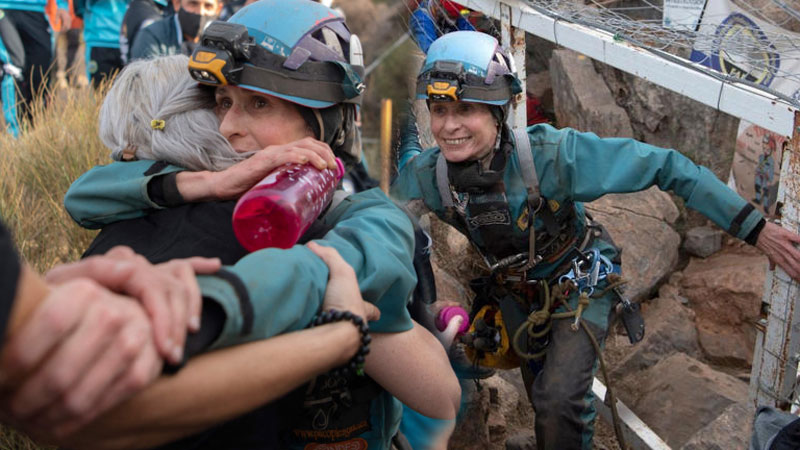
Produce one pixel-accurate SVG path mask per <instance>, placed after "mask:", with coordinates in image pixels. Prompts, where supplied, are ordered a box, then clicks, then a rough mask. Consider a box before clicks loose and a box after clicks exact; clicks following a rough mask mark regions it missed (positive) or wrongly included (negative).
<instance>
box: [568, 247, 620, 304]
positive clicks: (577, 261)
mask: <svg viewBox="0 0 800 450" xmlns="http://www.w3.org/2000/svg"><path fill="white" fill-rule="evenodd" d="M577 253H578V255H577V256H576V257H575V258H574V259H573V260H572V262H571V263H570V264H571V266H572V268H571V269H570V270H569V272H567V273H566V274H564V275H561V276H560V277H559V278H558V282H559V283H563V282H567V281H569V282H572V283H574V284H575V285H576V286H577V287H578V291H579V292H581V293H583V292H585V293H586V294H587V295H589V296H591V295H592V294H594V288H595V286H597V284H598V283H599V282H600V281H602V280H605V279H606V277H608V275H609V274H610V273H612V272H613V271H614V265H613V264H612V263H611V261H610V260H609V259H608V258H606V257H605V256H603V255H601V254H600V250H598V249H596V248H592V249H590V250H589V251H587V252H581V251H580V250H577Z"/></svg>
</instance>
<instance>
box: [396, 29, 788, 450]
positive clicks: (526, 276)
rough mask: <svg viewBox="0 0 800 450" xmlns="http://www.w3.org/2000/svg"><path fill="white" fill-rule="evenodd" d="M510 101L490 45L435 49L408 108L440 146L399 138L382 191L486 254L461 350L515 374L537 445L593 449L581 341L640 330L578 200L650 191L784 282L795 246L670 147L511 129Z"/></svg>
mask: <svg viewBox="0 0 800 450" xmlns="http://www.w3.org/2000/svg"><path fill="white" fill-rule="evenodd" d="M520 91H521V89H520V85H519V80H518V79H517V78H516V76H515V74H514V69H513V66H512V61H511V60H510V59H509V58H508V57H507V56H506V54H505V53H504V52H503V51H502V50H501V49H500V48H499V47H498V43H497V41H496V40H495V39H494V38H492V37H490V36H488V35H485V34H481V33H477V32H469V31H463V32H454V33H450V34H447V35H445V36H443V37H441V38H439V39H438V40H437V41H435V42H434V43H433V44H432V45H431V47H430V49H429V52H428V55H427V58H426V59H425V63H424V65H423V67H422V70H421V72H420V74H419V77H418V86H417V98H418V99H425V100H426V101H427V102H428V107H429V109H430V121H431V123H430V126H431V131H432V133H433V136H434V138H435V140H436V143H437V144H438V147H436V148H432V149H428V150H425V151H422V149H421V148H420V147H419V144H418V142H417V141H416V139H414V138H415V130H413V129H412V130H410V132H408V133H406V136H405V138H404V140H403V146H402V148H401V155H400V158H401V160H400V173H399V175H398V177H397V179H396V181H395V182H394V184H393V186H392V194H393V196H394V197H395V198H397V199H400V200H402V201H405V202H406V203H409V204H414V205H416V206H417V207H416V208H414V209H415V210H423V211H424V210H429V211H432V212H434V213H436V215H437V216H439V218H441V219H442V220H444V221H446V222H447V223H449V224H451V225H452V226H454V227H455V228H456V229H458V230H459V231H460V232H461V233H463V234H464V235H465V236H467V237H468V238H469V240H470V241H471V242H472V244H473V246H474V247H475V248H476V249H477V251H478V252H479V253H480V254H481V255H482V256H483V258H484V260H485V262H486V265H487V269H488V270H489V272H490V275H488V276H487V277H484V278H481V279H478V280H473V282H472V283H471V286H472V287H473V288H474V290H475V291H476V294H477V296H476V298H475V301H474V303H473V311H472V318H473V324H472V328H471V329H470V332H469V333H468V335H467V337H466V339H465V341H464V343H465V344H466V346H467V353H468V354H469V355H470V357H471V358H472V360H473V361H474V362H475V363H477V364H481V365H488V366H492V367H501V368H512V367H517V366H519V367H521V370H522V375H523V379H524V381H525V384H526V386H527V388H528V393H529V397H530V400H531V403H532V404H533V407H534V410H535V413H536V419H535V432H536V439H537V446H536V448H538V449H539V450H546V449H558V450H565V449H590V448H592V436H593V422H594V417H595V415H596V411H595V408H594V406H593V396H592V393H591V384H592V375H593V373H594V371H595V368H596V362H597V354H596V351H595V348H593V346H592V343H591V340H590V337H589V332H591V334H592V335H594V337H596V338H597V340H598V341H600V343H601V344H602V341H603V339H604V338H605V336H606V333H607V330H608V326H609V322H610V320H611V318H612V317H613V315H614V312H615V311H619V312H621V313H622V317H623V321H624V324H625V325H626V328H627V329H628V333H629V336H630V337H631V340H632V341H635V340H637V339H641V337H642V334H643V332H644V325H643V323H641V321H640V320H639V319H640V318H639V317H638V315H637V308H636V306H635V305H632V304H630V303H629V302H627V300H624V299H622V298H621V297H620V295H618V294H617V293H616V292H617V289H614V287H615V286H616V284H617V283H618V282H619V280H618V278H617V277H618V272H619V263H620V257H619V256H620V255H619V250H618V249H617V248H616V247H615V246H614V244H613V242H612V241H611V239H610V237H609V236H608V234H607V233H606V232H605V230H604V229H603V228H602V227H601V226H599V225H598V224H595V223H593V222H592V220H591V219H590V218H588V217H587V215H586V213H585V211H584V207H583V205H582V203H583V202H589V201H592V200H595V199H597V198H599V197H601V196H603V195H605V194H608V193H624V192H635V191H640V190H643V189H646V188H648V187H650V186H652V185H657V186H659V187H660V188H661V189H662V190H671V191H673V192H674V193H675V194H677V195H679V196H681V197H683V198H684V200H685V201H686V205H687V206H689V207H691V208H693V209H696V210H698V211H700V212H701V213H703V214H704V215H705V216H706V217H708V218H709V219H711V220H712V221H714V222H715V223H716V224H717V225H719V226H720V227H721V228H723V229H725V230H727V231H728V232H729V233H730V234H732V235H733V236H735V237H738V238H739V239H743V240H745V241H746V242H748V243H750V244H752V245H756V246H757V247H759V248H760V249H761V250H763V251H764V252H765V253H766V254H767V255H768V256H769V258H770V260H771V261H773V262H777V263H778V264H780V265H781V266H782V267H783V268H784V269H785V270H786V271H787V273H789V274H790V275H791V276H792V277H793V278H795V279H798V278H800V252H798V250H797V249H795V248H794V247H793V245H792V242H798V240H799V239H800V236H797V235H795V234H793V233H791V232H788V231H785V230H783V229H782V228H780V227H778V226H776V225H773V224H770V223H766V222H765V220H764V218H763V217H762V215H761V214H760V213H759V212H758V211H757V210H755V209H754V208H753V207H752V206H751V205H750V204H749V203H747V201H745V200H744V199H742V198H741V197H739V196H738V195H737V194H736V193H734V192H733V191H731V190H730V189H728V188H727V187H726V186H725V184H723V183H722V182H721V181H719V180H718V179H717V178H716V177H715V176H714V175H713V174H712V173H711V172H710V171H709V170H707V169H706V168H704V167H701V166H698V165H696V164H694V163H693V162H691V161H690V160H689V159H687V158H686V157H684V156H683V155H681V154H680V153H678V152H677V151H675V150H668V149H662V148H657V147H654V146H651V145H647V144H644V143H641V142H637V141H635V140H633V139H621V138H613V139H601V138H599V137H597V136H596V135H594V134H592V133H581V132H578V131H575V130H572V129H560V130H558V129H555V128H553V127H551V126H550V125H545V124H540V125H534V126H532V127H530V128H528V129H527V130H526V131H525V130H513V131H512V130H511V129H510V128H509V126H508V125H507V124H506V114H507V110H508V106H509V102H510V100H511V98H513V96H514V95H516V94H517V93H519V92H520ZM587 274H588V275H590V276H586V275H587ZM609 287H611V289H606V288H609ZM625 319H628V320H627V321H626V320H625ZM581 322H583V324H584V327H583V328H584V329H585V330H586V331H587V333H584V331H580V327H579V326H578V324H579V323H581Z"/></svg>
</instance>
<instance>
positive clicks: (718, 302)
mask: <svg viewBox="0 0 800 450" xmlns="http://www.w3.org/2000/svg"><path fill="white" fill-rule="evenodd" d="M766 267H767V258H766V256H764V255H762V254H761V253H760V252H759V251H758V250H756V249H754V248H752V247H750V246H747V245H744V244H741V243H732V244H730V245H728V246H727V247H725V248H723V250H721V251H720V252H718V253H716V254H714V255H712V256H711V257H709V258H706V259H697V258H692V259H691V261H690V262H689V265H688V266H687V267H686V268H685V269H684V270H683V275H684V276H683V279H682V281H681V290H682V292H683V294H684V295H685V296H686V297H687V298H688V299H689V303H690V305H691V307H692V309H694V311H695V314H696V316H697V319H696V322H697V331H698V338H699V341H700V346H701V348H702V349H703V352H704V353H705V355H706V357H707V358H708V359H709V360H710V361H712V362H714V363H717V364H724V365H728V366H733V367H747V366H748V365H749V364H750V361H752V359H753V347H754V345H755V329H754V327H753V325H752V324H753V323H754V322H755V321H756V320H758V317H759V313H760V308H761V297H762V294H763V291H764V279H765V277H766V271H765V269H766Z"/></svg>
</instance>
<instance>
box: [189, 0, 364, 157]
mask: <svg viewBox="0 0 800 450" xmlns="http://www.w3.org/2000/svg"><path fill="white" fill-rule="evenodd" d="M189 72H190V73H191V75H192V77H193V78H194V79H195V80H197V81H198V82H200V83H202V84H205V85H209V86H225V85H233V86H238V87H241V88H244V89H249V90H252V91H257V92H262V93H265V94H268V95H272V96H274V97H278V98H281V99H283V100H287V101H289V102H292V103H295V104H296V105H299V106H300V108H298V109H299V110H300V112H301V115H303V117H304V118H305V120H306V122H308V124H309V125H310V126H311V128H312V129H313V130H314V131H315V132H316V133H317V136H318V137H319V139H320V140H322V141H324V142H327V143H328V144H329V145H330V146H331V148H332V149H333V150H334V152H337V153H343V154H342V155H340V156H343V157H344V158H345V161H346V162H350V163H352V162H353V159H355V160H356V161H357V160H359V159H360V155H361V149H360V148H357V147H358V145H357V130H356V129H355V128H356V127H355V116H356V106H357V105H359V104H360V103H361V98H362V93H363V92H364V90H365V89H366V86H365V84H364V82H363V78H364V64H363V54H362V50H361V43H360V41H359V39H358V36H356V35H355V34H353V33H351V32H350V30H349V29H348V28H347V25H346V24H345V22H344V19H343V18H342V17H341V16H340V15H338V14H337V13H336V12H335V11H334V10H332V9H331V8H328V7H326V6H324V5H322V4H320V3H316V2H314V1H312V0H260V1H257V2H255V3H252V4H250V5H248V6H245V7H244V8H242V9H240V10H239V11H237V12H236V14H234V15H233V16H232V17H231V18H230V19H229V20H228V21H227V22H223V21H215V22H212V23H211V24H210V25H209V26H208V27H207V28H206V29H205V31H204V32H203V34H202V36H201V37H200V42H199V45H198V46H197V48H196V49H195V50H194V53H193V54H192V57H191V59H190V61H189ZM348 160H349V161H348Z"/></svg>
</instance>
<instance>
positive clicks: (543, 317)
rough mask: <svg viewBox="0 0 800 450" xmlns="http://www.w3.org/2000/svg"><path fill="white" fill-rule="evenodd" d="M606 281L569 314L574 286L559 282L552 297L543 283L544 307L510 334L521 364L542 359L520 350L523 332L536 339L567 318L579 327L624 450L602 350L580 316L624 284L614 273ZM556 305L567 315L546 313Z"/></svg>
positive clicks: (582, 295)
mask: <svg viewBox="0 0 800 450" xmlns="http://www.w3.org/2000/svg"><path fill="white" fill-rule="evenodd" d="M606 279H607V280H608V286H606V287H605V288H604V289H603V290H601V291H598V292H595V293H593V294H592V295H591V296H590V295H589V294H588V293H587V292H585V291H584V292H581V293H580V296H579V297H578V308H577V309H576V310H573V309H572V308H571V307H570V306H569V303H568V302H567V301H566V300H567V298H568V297H569V294H568V292H569V290H571V289H577V285H576V284H575V283H574V282H572V281H565V282H559V283H558V285H557V286H556V289H555V292H553V293H552V295H551V291H550V286H549V284H548V283H547V282H546V281H545V282H542V286H543V288H544V304H543V305H542V308H541V309H539V310H537V311H534V312H532V313H530V315H528V318H527V319H526V320H525V322H524V323H523V324H522V325H521V326H520V327H519V328H518V329H517V331H516V332H515V333H514V339H513V340H512V346H513V348H514V351H515V352H516V353H517V355H518V356H519V357H520V358H522V359H523V360H525V361H530V360H537V359H541V358H542V357H543V356H544V354H545V351H546V349H545V350H542V351H540V352H537V353H528V352H526V351H525V350H523V349H522V347H521V346H520V336H522V335H523V331H527V336H528V337H529V338H534V339H536V338H539V337H542V336H544V335H546V334H547V333H549V332H550V329H551V328H552V326H553V320H554V319H567V318H570V317H575V323H574V324H573V325H572V329H573V330H574V331H577V330H578V324H580V326H581V327H583V330H584V331H585V332H586V335H587V336H589V340H590V341H591V343H592V347H594V351H595V353H596V354H597V359H598V361H599V362H600V371H601V372H602V373H603V380H604V381H605V383H606V388H607V394H606V395H607V398H608V399H609V401H610V402H611V416H612V418H613V422H614V433H615V434H616V436H617V441H619V445H620V448H622V449H623V450H627V449H628V446H627V443H626V441H625V436H624V435H623V433H622V425H621V423H622V421H621V419H620V417H619V412H618V411H617V397H616V395H615V394H614V391H613V389H612V388H611V379H610V377H609V376H608V370H607V369H606V363H605V360H604V358H603V353H602V350H601V349H600V344H599V343H598V342H597V338H596V337H595V336H594V333H592V330H591V329H589V326H588V325H587V324H586V321H585V320H583V319H582V318H581V314H582V313H583V311H584V310H585V309H586V308H587V307H588V306H589V303H590V302H591V299H593V298H598V297H602V296H603V295H605V294H606V293H608V292H609V291H611V290H613V289H616V288H618V287H620V286H622V285H624V284H625V283H627V281H626V280H625V279H623V278H622V277H621V276H620V275H619V274H616V273H612V274H609V275H608V277H607V278H606ZM559 302H561V303H563V305H564V307H565V308H566V309H567V311H566V312H562V313H550V308H551V306H552V305H554V304H558V303H559ZM542 325H544V328H543V329H542V330H540V331H539V332H536V331H535V330H534V329H535V328H536V327H538V326H542Z"/></svg>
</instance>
